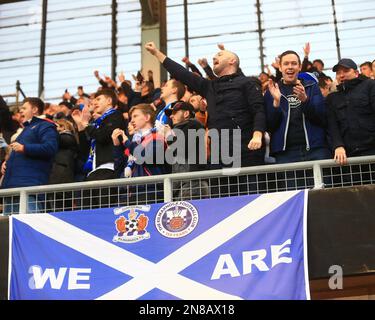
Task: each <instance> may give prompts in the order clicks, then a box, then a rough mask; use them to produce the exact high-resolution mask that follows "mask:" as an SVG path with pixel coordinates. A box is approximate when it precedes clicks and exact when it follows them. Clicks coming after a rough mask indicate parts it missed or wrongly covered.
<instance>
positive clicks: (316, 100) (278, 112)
mask: <svg viewBox="0 0 375 320" xmlns="http://www.w3.org/2000/svg"><path fill="white" fill-rule="evenodd" d="M301 82H302V84H303V86H304V87H305V91H306V95H307V97H308V100H307V101H306V102H305V103H302V105H301V107H302V112H303V120H304V123H303V127H304V131H305V138H306V149H307V150H310V149H314V148H318V147H327V142H326V130H325V128H326V126H327V117H326V106H325V102H324V98H323V96H322V94H321V92H320V89H319V87H318V85H317V83H316V82H315V81H312V80H302V81H301ZM279 87H280V90H281V94H282V96H281V101H280V106H279V107H278V108H275V107H274V106H273V97H272V95H271V93H270V92H269V91H268V90H267V91H266V93H265V96H264V99H265V103H266V114H267V131H268V132H270V133H271V153H272V154H275V153H277V152H280V151H285V149H286V139H287V134H288V127H289V116H290V112H289V111H290V108H289V103H288V99H287V97H286V96H285V93H284V92H283V88H282V86H281V85H280V83H279Z"/></svg>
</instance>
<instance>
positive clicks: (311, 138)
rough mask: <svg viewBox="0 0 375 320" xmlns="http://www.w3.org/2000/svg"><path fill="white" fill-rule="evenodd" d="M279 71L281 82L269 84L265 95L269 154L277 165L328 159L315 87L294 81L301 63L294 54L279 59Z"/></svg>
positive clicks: (323, 110) (323, 119)
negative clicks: (269, 144)
mask: <svg viewBox="0 0 375 320" xmlns="http://www.w3.org/2000/svg"><path fill="white" fill-rule="evenodd" d="M280 71H281V73H282V79H281V81H279V82H278V83H274V82H273V81H272V80H270V82H269V89H268V90H267V92H266V94H265V102H266V111H267V127H268V131H269V132H270V133H271V154H272V155H273V156H274V157H275V158H276V162H277V163H289V162H298V161H309V160H320V159H326V158H329V157H330V156H331V154H330V151H329V149H328V146H327V142H326V130H325V128H326V125H327V119H326V108H325V103H324V98H323V96H322V94H321V92H320V89H319V86H318V84H317V83H316V81H313V80H300V79H298V74H299V72H300V71H301V60H300V57H299V56H298V54H297V53H296V52H294V51H285V52H284V53H282V54H281V55H280Z"/></svg>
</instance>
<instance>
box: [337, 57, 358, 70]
mask: <svg viewBox="0 0 375 320" xmlns="http://www.w3.org/2000/svg"><path fill="white" fill-rule="evenodd" d="M340 66H341V67H344V68H348V69H354V70H357V64H356V63H355V62H354V61H353V60H352V59H347V58H344V59H341V60H340V61H339V62H338V63H337V64H336V65H335V66H334V67H333V68H332V71H333V72H336V71H337V69H338V67H340Z"/></svg>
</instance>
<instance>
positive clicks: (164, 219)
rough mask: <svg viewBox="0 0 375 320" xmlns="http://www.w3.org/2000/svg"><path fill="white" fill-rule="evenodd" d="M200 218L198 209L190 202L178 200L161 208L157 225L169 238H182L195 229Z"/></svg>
mask: <svg viewBox="0 0 375 320" xmlns="http://www.w3.org/2000/svg"><path fill="white" fill-rule="evenodd" d="M198 220H199V216H198V211H197V209H196V208H195V207H194V206H193V205H192V204H191V203H190V202H187V201H176V202H170V203H167V204H165V205H164V206H162V207H161V208H160V209H159V211H158V213H157V214H156V217H155V226H156V229H157V230H158V231H159V232H160V233H161V234H162V235H163V236H165V237H167V238H182V237H185V236H186V235H188V234H189V233H191V232H192V231H193V230H194V229H195V227H196V226H197V224H198Z"/></svg>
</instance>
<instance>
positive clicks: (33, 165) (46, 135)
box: [2, 98, 58, 213]
mask: <svg viewBox="0 0 375 320" xmlns="http://www.w3.org/2000/svg"><path fill="white" fill-rule="evenodd" d="M43 109H44V103H43V101H42V100H40V99H39V98H26V99H25V100H24V103H23V105H22V107H21V109H20V113H21V116H22V117H23V121H24V123H23V125H24V129H23V131H22V133H21V134H20V135H19V136H18V137H17V139H16V141H15V142H13V143H12V144H11V145H10V147H11V149H12V152H11V154H10V157H9V160H8V161H6V162H5V163H4V164H3V166H2V171H3V172H5V176H4V180H3V184H2V188H4V189H5V188H19V187H29V186H38V185H44V184H48V178H49V175H50V171H51V168H52V163H53V159H54V157H55V155H56V153H57V150H58V133H57V130H56V126H55V124H54V123H53V122H52V121H50V120H45V119H39V118H37V116H38V115H41V114H42V113H43ZM7 200H9V199H6V200H5V201H6V205H5V213H10V212H14V213H17V211H18V207H17V206H13V207H12V206H11V203H10V202H9V201H7ZM33 202H34V204H35V199H34V201H31V200H30V198H29V204H28V211H29V212H30V211H34V210H36V207H35V205H34V206H32V205H31V204H32V203H33ZM38 209H41V208H38Z"/></svg>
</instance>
